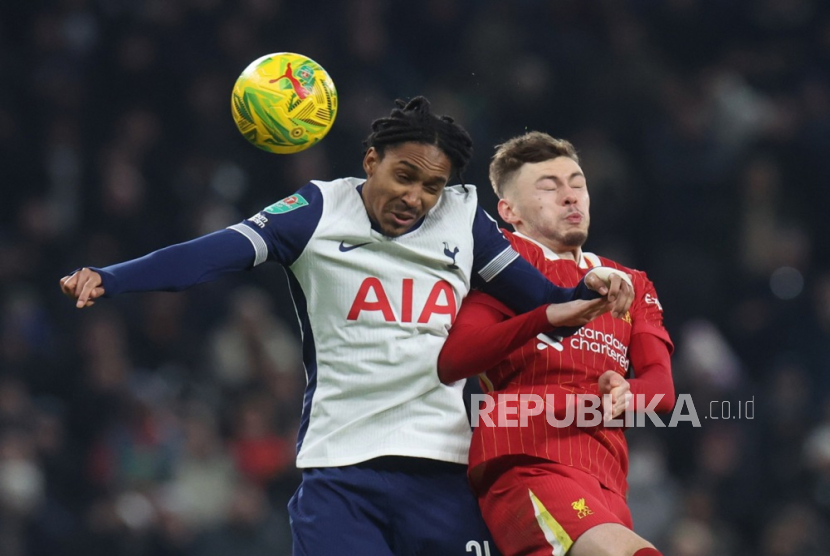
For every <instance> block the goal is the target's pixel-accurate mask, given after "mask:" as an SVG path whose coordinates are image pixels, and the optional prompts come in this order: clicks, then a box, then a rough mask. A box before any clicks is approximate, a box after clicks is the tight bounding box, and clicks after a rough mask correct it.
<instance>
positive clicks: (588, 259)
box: [513, 232, 601, 270]
mask: <svg viewBox="0 0 830 556" xmlns="http://www.w3.org/2000/svg"><path fill="white" fill-rule="evenodd" d="M513 235H514V236H519V237H520V238H522V239H524V240H527V241H529V242H531V243H533V244H535V245H537V246H538V247H539V249H541V250H542V254H543V255H545V258H546V259H547V260H549V261H558V260H559V259H561V258H562V257H560V256H559V255H557V254H556V253H554V252H553V251H551V249H550V248H549V247H547V246H546V245H543V244H542V243H539V242H538V241H536V240H535V239H533V238H532V237H528V236H526V235H524V234H523V233H521V232H513ZM577 266H578V267H579V268H582V269H585V270H588V269H589V268H594V267H595V266H601V263H600V262H599V258H598V257H597V256H596V255H594V254H593V253H584V252H583V251H582V249H580V250H579V262H578V263H577Z"/></svg>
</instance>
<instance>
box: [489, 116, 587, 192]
mask: <svg viewBox="0 0 830 556" xmlns="http://www.w3.org/2000/svg"><path fill="white" fill-rule="evenodd" d="M560 156H567V157H568V158H571V159H573V160H574V162H576V163H577V164H578V163H579V156H577V154H576V149H575V148H574V146H573V145H572V144H571V142H570V141H566V140H565V139H556V138H554V137H551V136H550V135H548V134H547V133H542V132H541V131H530V132H528V133H525V134H524V135H519V136H517V137H513V138H512V139H509V140H507V141H505V142H504V143H502V144H501V145H497V146H496V154H494V155H493V160H492V161H491V162H490V183H491V184H492V186H493V191H495V192H496V195H498V197H499V199H501V198H503V197H504V187H505V185H506V184H507V182H509V181H510V179H511V178H512V177H513V176H514V175H515V173H516V172H518V171H519V168H521V167H522V166H523V165H524V164H528V163H530V164H532V163H534V162H544V161H545V160H551V159H554V158H558V157H560Z"/></svg>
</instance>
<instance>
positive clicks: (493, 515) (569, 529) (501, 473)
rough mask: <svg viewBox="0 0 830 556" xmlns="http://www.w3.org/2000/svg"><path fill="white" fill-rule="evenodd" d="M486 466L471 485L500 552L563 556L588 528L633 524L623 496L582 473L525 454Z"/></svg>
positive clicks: (506, 457)
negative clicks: (613, 524)
mask: <svg viewBox="0 0 830 556" xmlns="http://www.w3.org/2000/svg"><path fill="white" fill-rule="evenodd" d="M485 465H486V468H485V469H484V475H483V476H482V477H480V478H479V477H477V476H476V475H477V474H476V473H475V472H474V473H473V476H474V478H473V481H472V482H473V489H474V490H475V491H476V494H477V495H478V502H479V505H480V506H481V513H482V514H483V515H484V520H485V521H486V522H487V526H488V527H489V529H490V532H491V533H492V534H493V538H494V539H495V541H496V545H497V546H498V548H499V550H500V551H501V552H502V553H503V554H523V555H527V556H551V555H554V556H563V555H564V554H565V553H566V552H567V551H568V550H569V549H570V548H571V545H572V544H573V543H574V542H575V541H576V539H578V538H579V536H580V535H582V533H584V532H585V531H587V530H588V529H590V528H592V527H595V526H597V525H601V524H603V523H619V524H620V525H623V526H625V527H628V528H629V529H631V528H632V525H633V524H632V522H631V512H630V511H629V510H628V505H627V504H626V502H625V498H624V497H622V496H621V495H619V494H617V493H615V492H612V491H611V490H608V489H607V488H605V487H604V486H602V485H601V484H600V482H599V481H598V480H597V479H596V478H594V477H593V476H592V475H589V474H588V473H585V472H584V471H581V470H579V469H574V468H573V467H569V466H567V465H562V464H560V463H555V462H552V461H548V460H543V459H537V458H531V457H523V456H518V457H512V456H505V457H502V458H498V459H497V460H495V461H491V462H488V463H487V464H485ZM480 467H483V466H480Z"/></svg>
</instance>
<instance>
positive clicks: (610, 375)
mask: <svg viewBox="0 0 830 556" xmlns="http://www.w3.org/2000/svg"><path fill="white" fill-rule="evenodd" d="M605 394H611V403H610V404H607V403H605ZM599 395H600V397H601V398H602V401H603V403H602V405H603V407H602V410H603V420H604V421H605V422H606V423H607V422H608V421H610V420H611V419H616V418H617V417H619V416H620V415H622V413H623V411H625V410H626V409H627V408H628V405H629V403H630V402H631V398H632V394H631V385H630V384H629V383H628V381H627V380H626V379H624V378H623V377H622V376H620V373H618V372H616V371H605V372H604V373H602V375H601V376H600V377H599Z"/></svg>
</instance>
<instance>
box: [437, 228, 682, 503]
mask: <svg viewBox="0 0 830 556" xmlns="http://www.w3.org/2000/svg"><path fill="white" fill-rule="evenodd" d="M505 235H506V236H507V237H508V239H510V241H511V243H512V244H513V247H514V248H515V249H516V250H517V251H518V252H519V253H520V254H521V255H522V256H523V257H524V258H525V259H527V260H528V261H530V262H531V263H533V264H534V265H535V266H536V267H537V268H538V269H539V270H540V271H542V273H543V274H545V275H546V276H547V277H548V278H549V279H550V280H551V281H552V282H554V283H555V284H557V285H560V286H564V287H574V286H576V285H577V284H578V283H579V281H580V280H581V279H582V278H583V277H584V276H585V274H586V273H587V272H588V271H589V270H590V269H591V268H593V267H595V266H609V267H613V268H617V269H620V270H622V271H624V272H627V273H629V274H630V275H631V277H632V280H633V285H634V291H635V299H634V301H633V303H632V304H631V308H630V310H629V311H628V313H626V315H624V317H623V318H613V317H612V316H611V314H610V313H606V314H604V315H602V316H601V317H598V318H596V319H594V320H593V321H591V322H590V323H588V324H587V325H585V326H584V327H582V328H581V329H580V330H579V331H578V332H577V333H576V334H574V335H573V336H570V337H566V338H564V339H562V340H561V341H555V339H554V338H552V337H551V336H547V335H543V334H539V335H538V336H536V337H533V338H532V339H530V340H529V341H526V342H525V343H524V344H523V345H521V347H519V348H518V349H515V350H514V351H512V352H511V353H510V355H509V356H508V357H507V358H506V359H504V360H503V361H501V362H500V363H499V364H497V365H496V366H495V367H493V368H491V369H489V370H487V371H486V372H485V373H482V374H481V375H479V376H480V379H481V383H482V387H483V388H484V390H485V391H490V392H492V393H493V394H494V395H501V394H518V395H521V394H535V395H537V396H540V397H541V398H542V399H545V400H549V399H550V398H549V397H548V396H549V395H553V400H554V405H555V408H554V413H555V415H557V416H558V417H559V418H560V419H561V417H562V416H564V414H565V406H566V403H567V401H568V397H567V394H593V395H596V394H597V393H598V379H599V377H600V375H602V374H603V373H604V372H606V371H608V370H614V371H616V372H618V373H620V374H621V375H622V376H624V377H626V378H630V377H629V376H628V375H629V347H630V346H631V344H632V339H633V338H635V337H636V336H637V335H638V334H642V333H645V334H648V335H650V336H651V338H648V341H649V342H653V343H642V344H638V345H639V346H648V347H640V351H646V350H652V348H654V346H655V345H656V347H657V349H656V350H653V351H656V352H658V355H657V357H656V360H657V361H661V362H663V363H662V364H661V365H660V367H661V369H662V370H661V371H660V372H659V373H653V374H655V375H657V374H662V375H663V376H662V377H660V380H659V381H653V382H649V383H648V385H646V383H645V382H644V383H643V384H641V385H638V386H639V388H635V386H634V381H632V388H631V391H632V393H634V394H636V393H646V394H647V395H650V394H654V393H657V391H658V390H662V391H663V392H664V393H667V394H668V393H669V392H671V393H670V394H668V395H670V396H671V397H672V399H671V400H666V401H668V403H669V407H670V406H671V404H673V397H674V394H673V387H671V376H670V373H669V369H670V367H669V363H668V354H669V353H670V352H671V350H672V349H673V347H672V344H671V340H670V338H669V335H668V332H667V331H666V329H665V328H664V327H663V310H662V307H661V305H660V302H659V301H658V299H657V294H656V293H655V290H654V286H653V284H652V283H651V282H650V281H649V279H648V278H647V277H646V275H645V273H643V272H640V271H637V270H632V269H629V268H626V267H623V266H621V265H619V264H617V263H615V262H613V261H611V260H608V259H605V258H602V257H597V256H596V255H593V254H592V253H583V257H582V260H581V261H580V262H579V264H577V263H575V262H574V261H571V260H564V259H560V258H559V257H558V256H557V255H556V254H555V253H553V252H552V251H550V250H549V249H547V248H546V247H544V246H542V245H540V244H538V243H536V242H535V241H533V240H531V239H529V238H526V237H525V236H521V235H518V234H515V233H510V232H505ZM467 303H470V304H471V307H470V309H472V310H471V311H470V315H471V316H472V318H475V316H473V315H475V314H476V313H475V305H476V304H480V305H479V308H480V309H484V308H485V307H484V306H486V310H487V311H491V312H492V311H493V310H494V309H498V310H499V311H501V312H503V313H504V318H507V317H509V316H513V315H514V313H512V312H511V311H510V310H509V309H508V308H507V307H506V306H504V305H503V304H501V303H499V302H498V301H497V300H495V299H493V298H492V297H490V296H487V295H484V294H480V293H476V294H474V295H471V296H470V297H469V298H468V299H467V300H465V304H467ZM540 311H541V309H540V310H537V311H534V313H538V315H536V316H535V317H534V316H533V315H531V314H528V315H527V318H526V319H524V320H525V322H526V323H531V322H532V321H535V324H525V327H527V326H535V327H536V330H540V329H541V330H543V329H544V328H546V327H547V328H549V327H550V326H549V325H547V321H546V318H543V317H541V315H542V313H541V312H540ZM464 312H465V311H464V309H463V308H462V312H461V313H459V316H458V320H457V321H456V325H455V326H454V327H453V328H455V327H456V326H458V327H459V328H461V329H463V327H464V318H465V317H464ZM479 315H481V313H479ZM540 319H541V320H540ZM519 320H520V319H514V321H516V322H517V323H518V322H519ZM540 323H541V324H540ZM470 324H472V322H471V323H470ZM525 330H527V328H526V329H525ZM536 330H533V331H532V332H530V333H534V332H535V331H536ZM525 334H526V335H525V337H527V332H525ZM451 339H452V334H451ZM468 339H469V340H471V341H472V340H474V338H473V337H468ZM459 347H460V344H455V346H454V345H452V344H450V345H449V348H450V349H458V348H459ZM666 348H667V349H666ZM467 349H469V344H468V345H467ZM472 349H473V350H475V347H473V348H472ZM456 353H458V351H457V352H456ZM653 378H656V377H653ZM666 379H667V380H668V385H667V384H666ZM571 401H572V399H571ZM515 405H516V406H518V404H515ZM663 408H664V409H665V405H664V406H663ZM550 409H551V408H550V406H548V411H549V410H550ZM545 413H546V412H545V411H543V412H541V413H540V414H538V415H536V416H531V417H530V419H529V422H528V423H527V426H522V427H499V426H498V422H496V419H495V414H494V418H493V421H494V422H495V424H496V426H495V427H490V426H486V425H479V426H478V427H477V428H476V430H475V432H474V435H473V441H472V445H471V448H470V469H471V470H472V469H474V468H475V467H476V466H478V465H480V464H482V463H485V462H487V461H489V460H492V459H493V458H497V457H500V456H504V455H508V454H525V455H530V456H534V457H539V458H544V459H547V460H550V461H555V462H558V463H562V464H565V465H569V466H573V467H576V468H578V469H582V470H584V471H586V472H588V473H590V474H591V475H593V476H595V477H596V478H597V479H598V480H599V481H600V482H601V483H602V484H603V485H605V486H606V487H608V488H609V489H611V490H613V491H615V492H618V493H620V494H622V495H625V494H626V492H627V481H626V475H627V473H628V447H627V444H626V440H625V435H624V431H623V429H622V428H621V427H605V426H604V425H602V424H600V425H598V426H596V427H591V428H584V427H583V428H578V427H576V425H575V423H574V424H573V425H570V426H567V427H564V428H556V427H553V426H551V425H550V424H549V423H548V422H547V416H546V415H545ZM514 415H515V414H514Z"/></svg>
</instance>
